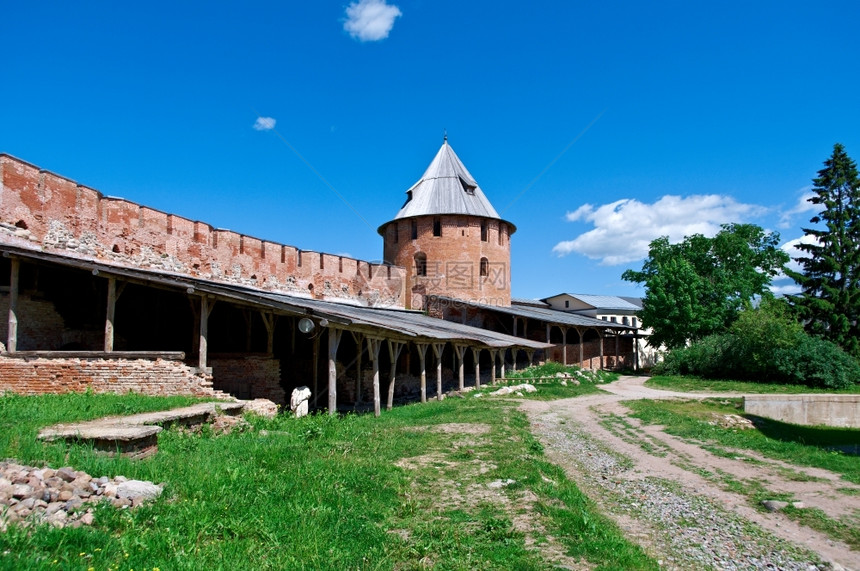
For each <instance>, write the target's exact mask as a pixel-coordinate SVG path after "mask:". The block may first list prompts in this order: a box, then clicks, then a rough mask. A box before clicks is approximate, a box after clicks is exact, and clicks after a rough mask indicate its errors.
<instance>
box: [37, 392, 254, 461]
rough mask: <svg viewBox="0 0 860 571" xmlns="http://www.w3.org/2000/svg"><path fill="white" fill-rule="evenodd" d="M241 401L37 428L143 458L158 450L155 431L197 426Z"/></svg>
mask: <svg viewBox="0 0 860 571" xmlns="http://www.w3.org/2000/svg"><path fill="white" fill-rule="evenodd" d="M244 406H245V403H244V402H241V401H240V402H206V403H200V404H195V405H192V406H186V407H182V408H174V409H171V410H164V411H158V412H147V413H141V414H133V415H129V416H107V417H103V418H99V419H96V420H89V421H85V422H78V423H74V424H56V425H54V426H49V427H46V428H43V429H42V430H40V431H39V439H40V440H44V441H46V442H53V441H56V440H68V441H76V442H88V443H91V444H92V445H93V448H95V449H96V450H99V451H102V452H105V453H107V454H117V453H119V454H121V455H122V456H127V457H131V458H144V457H146V456H151V455H152V454H155V453H156V452H157V451H158V433H159V432H161V431H162V430H164V429H165V428H167V427H170V426H173V425H182V426H197V425H200V424H203V423H205V422H208V421H210V420H211V419H212V418H214V417H215V416H217V415H218V414H226V415H230V416H236V415H239V414H241V413H242V409H243V408H244Z"/></svg>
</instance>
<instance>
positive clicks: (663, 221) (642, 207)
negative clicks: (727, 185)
mask: <svg viewBox="0 0 860 571" xmlns="http://www.w3.org/2000/svg"><path fill="white" fill-rule="evenodd" d="M764 211H765V208H764V207H761V206H757V205H755V204H743V203H740V202H737V201H736V200H735V199H734V198H732V197H730V196H723V195H718V194H707V195H692V196H687V197H681V196H673V195H666V196H664V197H662V198H661V199H659V200H658V201H657V202H655V203H653V204H644V203H642V202H639V201H638V200H636V199H635V198H625V199H622V200H618V201H616V202H612V203H610V204H604V205H602V206H598V207H596V208H595V207H594V206H592V205H591V204H584V205H582V206H580V207H579V208H577V209H576V210H574V211H573V212H568V213H567V215H566V216H565V218H566V219H567V220H568V221H570V222H576V221H583V222H590V223H592V224H593V225H594V229H593V230H589V231H588V232H585V233H584V234H580V235H579V236H577V237H576V238H574V239H573V240H567V241H564V242H559V243H558V244H556V245H555V247H554V248H553V249H552V250H553V252H555V253H556V254H558V255H559V256H565V255H567V254H571V253H577V254H582V255H584V256H587V257H589V258H591V259H593V260H600V264H601V265H603V266H615V265H619V264H626V263H629V262H634V261H636V260H641V259H643V258H645V257H646V256H647V255H648V245H649V244H650V243H651V241H652V240H654V239H655V238H659V237H660V236H668V237H669V241H671V242H680V241H681V240H683V239H684V236H689V235H691V234H704V235H705V236H713V235H715V234H716V233H717V232H719V230H720V224H727V223H730V222H741V221H743V220H744V219H746V218H748V217H750V216H755V215H758V214H762V213H763V212H764Z"/></svg>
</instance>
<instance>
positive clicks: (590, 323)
mask: <svg viewBox="0 0 860 571" xmlns="http://www.w3.org/2000/svg"><path fill="white" fill-rule="evenodd" d="M428 297H436V298H438V299H444V300H449V301H454V302H457V303H459V304H463V305H469V306H472V307H478V308H480V309H483V310H489V311H498V312H499V313H505V314H508V315H515V316H517V317H526V318H529V319H537V320H539V321H544V322H546V323H551V324H553V325H567V326H570V327H591V328H594V329H629V330H631V331H635V330H636V328H635V327H631V326H629V325H623V324H621V323H612V322H610V321H603V320H602V319H594V318H593V317H586V316H585V315H579V314H576V313H571V312H569V311H559V310H557V309H548V308H547V309H544V308H542V307H534V306H530V305H512V306H510V307H504V306H500V305H486V304H482V303H475V302H472V301H463V300H461V299H455V298H452V297H445V296H441V295H439V296H428ZM517 339H519V337H517Z"/></svg>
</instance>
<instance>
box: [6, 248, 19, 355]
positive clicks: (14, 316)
mask: <svg viewBox="0 0 860 571" xmlns="http://www.w3.org/2000/svg"><path fill="white" fill-rule="evenodd" d="M9 261H10V262H12V271H11V272H10V274H9V328H8V329H7V330H6V332H7V335H6V350H7V351H8V352H10V353H14V352H15V351H17V350H18V280H19V276H20V273H21V260H19V259H18V258H12V259H11V260H9Z"/></svg>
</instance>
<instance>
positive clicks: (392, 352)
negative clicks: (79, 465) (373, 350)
mask: <svg viewBox="0 0 860 571" xmlns="http://www.w3.org/2000/svg"><path fill="white" fill-rule="evenodd" d="M403 345H404V344H403V343H402V342H400V341H392V340H391V339H389V340H388V355H389V356H390V357H391V369H390V371H389V374H388V403H387V404H386V409H387V410H391V409H392V408H394V381H395V378H396V376H397V359H399V358H400V351H401V350H402V349H403Z"/></svg>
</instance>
